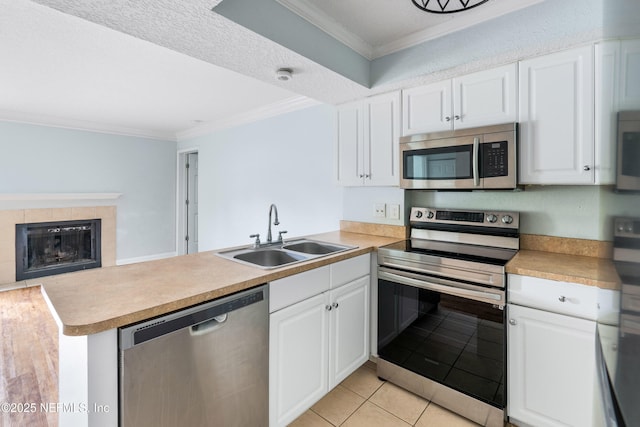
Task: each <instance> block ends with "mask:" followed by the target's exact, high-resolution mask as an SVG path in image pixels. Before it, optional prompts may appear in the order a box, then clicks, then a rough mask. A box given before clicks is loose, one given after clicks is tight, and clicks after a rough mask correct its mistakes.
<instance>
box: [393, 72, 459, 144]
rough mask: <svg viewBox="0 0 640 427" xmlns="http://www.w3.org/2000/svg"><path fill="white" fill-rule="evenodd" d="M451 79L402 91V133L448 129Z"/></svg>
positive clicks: (450, 119) (451, 124) (450, 121)
mask: <svg viewBox="0 0 640 427" xmlns="http://www.w3.org/2000/svg"><path fill="white" fill-rule="evenodd" d="M451 115H452V110H451V80H447V81H444V82H438V83H433V84H430V85H426V86H419V87H414V88H411V89H405V90H403V91H402V135H403V136H406V135H413V134H416V133H422V132H437V131H443V130H450V129H452V127H453V122H452V117H451Z"/></svg>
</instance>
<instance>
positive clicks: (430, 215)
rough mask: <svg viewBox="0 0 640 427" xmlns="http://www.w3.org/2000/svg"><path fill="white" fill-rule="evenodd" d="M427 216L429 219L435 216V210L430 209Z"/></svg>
mask: <svg viewBox="0 0 640 427" xmlns="http://www.w3.org/2000/svg"><path fill="white" fill-rule="evenodd" d="M427 218H429V219H431V218H433V212H431V211H429V212H428V213H427Z"/></svg>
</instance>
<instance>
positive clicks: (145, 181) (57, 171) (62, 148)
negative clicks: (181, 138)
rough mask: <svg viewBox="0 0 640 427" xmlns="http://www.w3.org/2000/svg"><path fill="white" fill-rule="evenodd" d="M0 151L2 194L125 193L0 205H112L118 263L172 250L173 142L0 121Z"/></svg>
mask: <svg viewBox="0 0 640 427" xmlns="http://www.w3.org/2000/svg"><path fill="white" fill-rule="evenodd" d="M0 152H1V153H2V155H1V156H0V194H1V193H8V194H15V193H98V192H104V193H123V195H122V196H121V197H120V198H119V199H117V200H115V201H108V202H107V201H105V202H98V203H96V202H95V201H87V202H83V201H79V202H10V201H2V200H0V210H3V209H23V208H42V207H68V206H73V205H105V204H110V205H112V204H115V205H116V206H117V211H118V216H117V259H118V260H119V261H120V260H127V259H131V258H138V257H147V256H154V255H156V254H166V253H171V252H174V251H175V228H174V224H175V197H176V195H175V177H176V143H175V142H172V141H159V140H152V139H145V138H136V137H129V136H119V135H110V134H103V133H95V132H86V131H78V130H70V129H61V128H54V127H47V126H36V125H28V124H19V123H9V122H0Z"/></svg>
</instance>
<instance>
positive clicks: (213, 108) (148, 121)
mask: <svg viewBox="0 0 640 427" xmlns="http://www.w3.org/2000/svg"><path fill="white" fill-rule="evenodd" d="M1 3H2V10H3V11H2V13H1V14H0V56H1V57H2V58H3V59H2V62H3V65H2V67H0V93H2V96H1V97H0V111H2V113H1V114H0V115H1V116H4V118H13V119H24V120H26V121H41V122H50V123H57V124H61V121H62V122H63V123H65V124H67V125H70V126H75V127H83V126H82V124H85V125H86V126H89V127H91V128H94V129H96V128H97V129H105V130H109V131H114V132H119V133H128V134H142V135H148V136H154V137H159V138H175V135H176V133H178V132H182V131H185V130H187V129H190V128H193V127H194V126H199V125H201V123H209V122H215V121H217V120H221V119H223V118H227V117H229V116H233V115H238V114H241V113H245V112H247V111H251V110H254V109H256V108H260V107H263V106H264V105H265V104H273V103H281V102H283V101H291V100H293V99H297V98H299V95H296V94H295V93H293V92H291V91H289V90H286V89H283V88H279V87H277V86H274V85H269V84H266V83H263V82H261V81H258V80H255V79H252V78H249V77H246V76H243V75H241V74H239V73H236V72H233V71H229V70H226V69H224V68H221V67H218V66H215V65H212V64H210V63H207V62H204V61H201V60H198V59H195V58H192V57H189V56H186V55H184V54H181V53H178V52H175V51H172V50H169V49H166V48H163V47H160V46H158V45H155V44H152V43H149V42H147V41H143V40H140V39H137V38H134V37H131V36H127V35H125V34H122V33H120V32H117V31H113V30H111V29H108V28H105V27H103V26H100V25H96V24H94V23H91V22H88V21H85V20H82V19H79V18H77V17H74V16H71V15H67V14H64V13H60V12H58V11H55V10H53V9H50V8H47V7H43V6H41V5H38V4H34V3H31V2H28V1H22V0H9V1H6V0H3V1H2V2H1Z"/></svg>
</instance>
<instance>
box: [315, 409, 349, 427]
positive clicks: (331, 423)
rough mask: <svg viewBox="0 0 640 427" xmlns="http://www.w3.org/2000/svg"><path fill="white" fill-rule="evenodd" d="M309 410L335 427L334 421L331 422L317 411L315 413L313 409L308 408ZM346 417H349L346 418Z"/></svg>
mask: <svg viewBox="0 0 640 427" xmlns="http://www.w3.org/2000/svg"><path fill="white" fill-rule="evenodd" d="M309 410H310V411H311V412H313V413H314V414H316V415H317V416H319V417H320V418H322V419H323V420H325V421H326V422H328V423H329V424H331V425H332V426H333V427H337V426H336V425H335V424H334V423H332V422H331V421H329V420H328V419H326V418H325V417H323V416H322V415H320V414H319V413H317V412H316V411H314V410H313V409H311V408H309ZM347 419H349V418H347Z"/></svg>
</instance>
